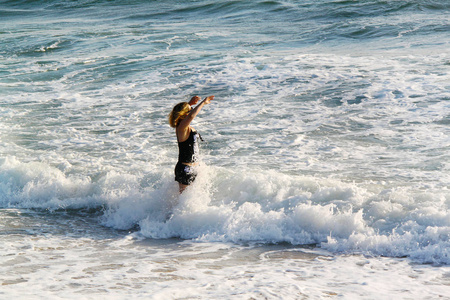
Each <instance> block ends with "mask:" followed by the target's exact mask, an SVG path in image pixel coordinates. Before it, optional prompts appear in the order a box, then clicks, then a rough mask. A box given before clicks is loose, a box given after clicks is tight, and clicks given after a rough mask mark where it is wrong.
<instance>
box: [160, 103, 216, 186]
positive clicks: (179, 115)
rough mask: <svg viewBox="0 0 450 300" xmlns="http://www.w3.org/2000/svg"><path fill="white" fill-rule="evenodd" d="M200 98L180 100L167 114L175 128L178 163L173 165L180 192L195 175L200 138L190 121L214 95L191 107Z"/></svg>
mask: <svg viewBox="0 0 450 300" xmlns="http://www.w3.org/2000/svg"><path fill="white" fill-rule="evenodd" d="M200 99H201V98H200V97H199V96H195V97H192V99H191V100H190V101H189V103H187V102H181V103H178V104H177V105H175V107H174V108H173V109H172V112H171V113H170V114H169V124H170V126H172V127H174V128H175V132H176V135H177V141H178V149H179V153H178V163H177V165H176V166H175V181H177V182H178V184H179V186H180V193H182V192H183V191H184V190H185V189H186V188H187V187H188V185H190V184H191V183H192V182H193V181H194V180H195V177H196V176H197V171H196V170H195V166H196V165H197V160H198V140H199V139H201V136H200V134H199V133H198V132H197V131H196V130H195V129H194V128H192V127H191V122H192V120H194V118H195V117H196V116H197V115H198V113H199V112H200V110H201V109H202V108H203V106H205V105H206V104H209V103H210V102H211V100H213V99H214V96H209V97H206V98H205V99H204V100H203V101H202V102H200V104H199V105H197V106H196V107H195V108H194V109H192V107H191V105H195V104H197V102H198V101H199V100H200Z"/></svg>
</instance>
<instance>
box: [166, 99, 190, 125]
mask: <svg viewBox="0 0 450 300" xmlns="http://www.w3.org/2000/svg"><path fill="white" fill-rule="evenodd" d="M190 111H191V106H190V105H189V103H187V102H181V103H178V104H177V105H175V106H174V108H173V109H172V111H171V112H170V114H169V124H170V126H171V127H177V126H178V123H179V122H180V121H181V120H183V119H184V118H186V116H187V115H188V114H189V112H190Z"/></svg>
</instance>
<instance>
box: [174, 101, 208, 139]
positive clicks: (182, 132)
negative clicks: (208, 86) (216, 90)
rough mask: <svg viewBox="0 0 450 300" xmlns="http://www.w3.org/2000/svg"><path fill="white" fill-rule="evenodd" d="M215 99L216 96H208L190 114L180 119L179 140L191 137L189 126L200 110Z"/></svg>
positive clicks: (178, 127)
mask: <svg viewBox="0 0 450 300" xmlns="http://www.w3.org/2000/svg"><path fill="white" fill-rule="evenodd" d="M213 99H214V96H209V97H206V98H205V99H204V100H203V101H202V102H200V104H199V105H197V106H196V107H195V108H194V109H192V110H191V111H190V112H189V114H188V115H187V116H186V118H184V119H183V120H181V121H180V123H179V124H178V126H177V136H178V140H179V141H181V142H182V141H185V140H186V139H187V138H188V137H189V133H190V132H189V126H190V124H191V122H192V120H194V118H195V117H196V116H197V115H198V113H199V112H200V110H201V109H202V108H203V106H205V105H206V104H209V103H210V102H211V100H213Z"/></svg>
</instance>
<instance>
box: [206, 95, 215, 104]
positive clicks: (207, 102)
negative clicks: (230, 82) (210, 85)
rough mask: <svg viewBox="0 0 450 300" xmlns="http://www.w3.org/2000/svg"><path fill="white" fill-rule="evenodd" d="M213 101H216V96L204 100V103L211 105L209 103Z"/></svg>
mask: <svg viewBox="0 0 450 300" xmlns="http://www.w3.org/2000/svg"><path fill="white" fill-rule="evenodd" d="M211 100H214V96H209V97H206V98H205V100H203V102H204V103H205V104H209V103H210V102H211Z"/></svg>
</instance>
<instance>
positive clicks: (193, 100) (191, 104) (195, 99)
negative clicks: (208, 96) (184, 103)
mask: <svg viewBox="0 0 450 300" xmlns="http://www.w3.org/2000/svg"><path fill="white" fill-rule="evenodd" d="M200 100H202V98H200V96H194V97H192V98H191V100H189V105H190V106H193V105H195V104H197V102H198V101H200Z"/></svg>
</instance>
